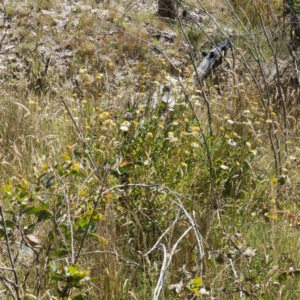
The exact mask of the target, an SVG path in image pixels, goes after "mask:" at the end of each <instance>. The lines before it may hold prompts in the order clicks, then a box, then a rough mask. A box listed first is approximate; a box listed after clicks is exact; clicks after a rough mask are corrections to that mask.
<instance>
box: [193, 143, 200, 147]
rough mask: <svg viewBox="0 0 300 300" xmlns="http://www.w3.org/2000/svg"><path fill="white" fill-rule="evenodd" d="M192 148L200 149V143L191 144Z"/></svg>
mask: <svg viewBox="0 0 300 300" xmlns="http://www.w3.org/2000/svg"><path fill="white" fill-rule="evenodd" d="M191 147H192V148H199V147H200V145H199V144H198V143H196V142H194V143H191Z"/></svg>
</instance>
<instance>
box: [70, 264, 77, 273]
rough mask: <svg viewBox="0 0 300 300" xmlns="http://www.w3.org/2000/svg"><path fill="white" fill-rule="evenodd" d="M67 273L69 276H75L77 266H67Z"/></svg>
mask: <svg viewBox="0 0 300 300" xmlns="http://www.w3.org/2000/svg"><path fill="white" fill-rule="evenodd" d="M68 271H69V273H70V274H71V275H75V274H76V273H77V266H69V267H68Z"/></svg>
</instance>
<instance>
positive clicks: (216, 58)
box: [197, 38, 232, 79]
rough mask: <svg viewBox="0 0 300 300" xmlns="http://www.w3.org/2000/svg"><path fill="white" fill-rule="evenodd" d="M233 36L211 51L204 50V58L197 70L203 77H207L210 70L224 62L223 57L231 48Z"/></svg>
mask: <svg viewBox="0 0 300 300" xmlns="http://www.w3.org/2000/svg"><path fill="white" fill-rule="evenodd" d="M231 42H232V38H228V39H226V40H225V41H222V42H221V43H219V44H217V45H216V46H215V47H213V48H212V49H211V50H210V51H209V52H202V54H203V56H204V59H203V60H202V61H201V62H200V64H199V65H198V66H197V72H198V75H199V77H200V78H201V79H205V78H206V77H207V76H208V75H209V74H210V72H211V71H212V70H213V69H215V68H216V67H217V66H219V65H220V64H221V63H222V58H223V57H224V56H225V55H226V52H227V51H228V50H229V49H230V48H231Z"/></svg>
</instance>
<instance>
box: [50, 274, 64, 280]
mask: <svg viewBox="0 0 300 300" xmlns="http://www.w3.org/2000/svg"><path fill="white" fill-rule="evenodd" d="M51 279H53V280H55V281H64V277H63V276H62V275H60V274H54V275H52V276H51Z"/></svg>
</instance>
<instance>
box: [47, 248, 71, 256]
mask: <svg viewBox="0 0 300 300" xmlns="http://www.w3.org/2000/svg"><path fill="white" fill-rule="evenodd" d="M67 254H69V252H68V251H67V250H64V249H61V250H56V251H54V252H53V253H52V255H51V256H52V257H63V256H65V255H67Z"/></svg>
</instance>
